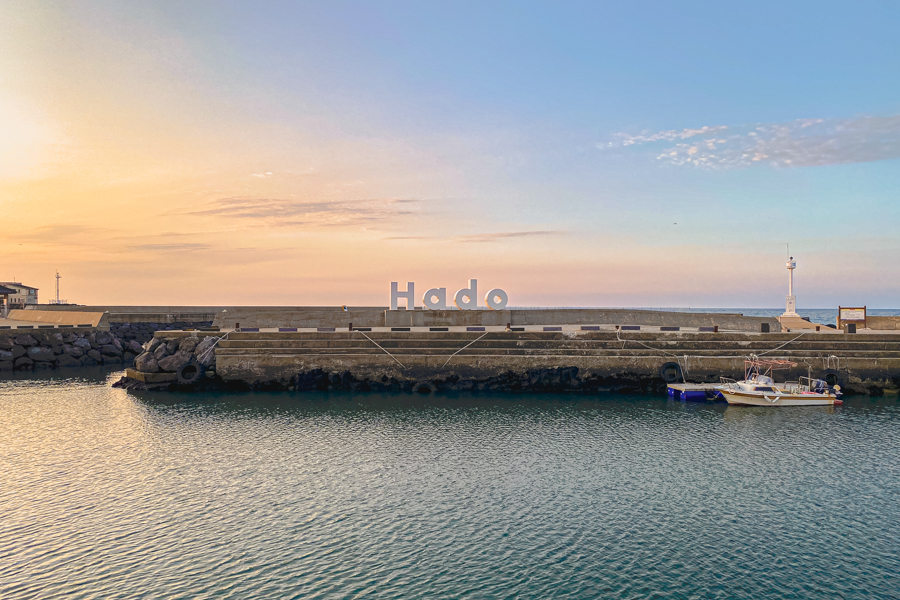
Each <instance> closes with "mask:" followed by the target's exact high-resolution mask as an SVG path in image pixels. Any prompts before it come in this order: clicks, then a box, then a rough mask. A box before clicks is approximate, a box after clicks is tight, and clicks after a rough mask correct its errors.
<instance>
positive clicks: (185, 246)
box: [128, 242, 211, 252]
mask: <svg viewBox="0 0 900 600" xmlns="http://www.w3.org/2000/svg"><path fill="white" fill-rule="evenodd" d="M209 248H211V246H210V245H209V244H201V243H197V242H185V243H181V244H178V243H173V244H136V245H133V246H128V249H129V250H133V251H135V252H187V251H192V250H208V249H209Z"/></svg>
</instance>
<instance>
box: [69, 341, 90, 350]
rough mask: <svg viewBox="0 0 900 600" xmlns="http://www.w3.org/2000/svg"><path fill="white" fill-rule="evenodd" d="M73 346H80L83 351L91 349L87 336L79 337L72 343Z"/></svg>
mask: <svg viewBox="0 0 900 600" xmlns="http://www.w3.org/2000/svg"><path fill="white" fill-rule="evenodd" d="M72 344H73V345H74V346H77V347H79V348H81V349H82V350H83V351H84V352H87V351H88V350H90V349H91V341H90V340H88V339H87V338H79V339H77V340H75V341H74V342H73V343H72Z"/></svg>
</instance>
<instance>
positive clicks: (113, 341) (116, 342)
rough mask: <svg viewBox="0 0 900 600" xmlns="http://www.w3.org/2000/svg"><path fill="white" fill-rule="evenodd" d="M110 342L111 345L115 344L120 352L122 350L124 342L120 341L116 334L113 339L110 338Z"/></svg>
mask: <svg viewBox="0 0 900 600" xmlns="http://www.w3.org/2000/svg"><path fill="white" fill-rule="evenodd" d="M109 343H110V344H111V345H113V346H115V347H116V350H118V351H119V352H121V351H122V342H120V341H119V339H118V338H117V337H116V336H112V340H110V342H109Z"/></svg>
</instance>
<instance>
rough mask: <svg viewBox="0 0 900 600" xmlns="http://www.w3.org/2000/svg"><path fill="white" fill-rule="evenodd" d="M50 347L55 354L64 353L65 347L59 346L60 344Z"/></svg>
mask: <svg viewBox="0 0 900 600" xmlns="http://www.w3.org/2000/svg"><path fill="white" fill-rule="evenodd" d="M50 349H51V350H53V354H62V353H63V347H62V346H59V345H54V346H51V347H50Z"/></svg>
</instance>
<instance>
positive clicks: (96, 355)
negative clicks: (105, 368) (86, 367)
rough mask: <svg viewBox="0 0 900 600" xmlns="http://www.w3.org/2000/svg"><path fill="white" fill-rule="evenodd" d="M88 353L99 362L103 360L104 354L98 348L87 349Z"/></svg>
mask: <svg viewBox="0 0 900 600" xmlns="http://www.w3.org/2000/svg"><path fill="white" fill-rule="evenodd" d="M87 355H88V357H89V358H91V359H92V360H94V361H96V362H98V363H102V362H103V355H102V354H100V352H98V351H97V350H94V349H93V348H91V349H90V350H88V351H87Z"/></svg>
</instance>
